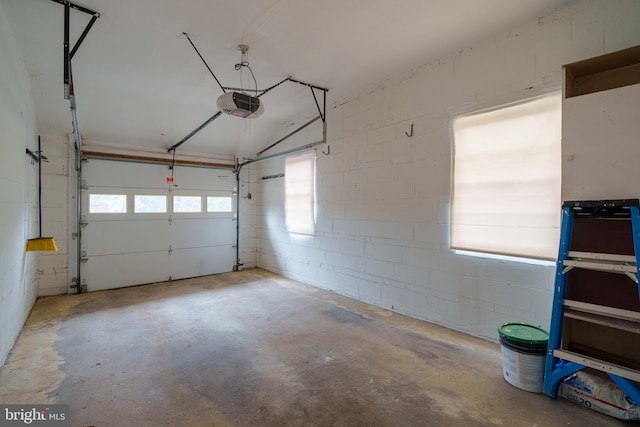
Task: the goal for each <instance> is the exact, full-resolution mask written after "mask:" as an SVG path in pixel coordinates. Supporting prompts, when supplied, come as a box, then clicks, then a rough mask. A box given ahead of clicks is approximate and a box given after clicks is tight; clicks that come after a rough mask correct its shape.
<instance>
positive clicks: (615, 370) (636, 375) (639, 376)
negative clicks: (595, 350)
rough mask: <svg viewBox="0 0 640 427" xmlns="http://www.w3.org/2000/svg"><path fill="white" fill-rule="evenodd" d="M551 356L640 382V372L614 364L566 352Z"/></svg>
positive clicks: (556, 352) (558, 351) (562, 351)
mask: <svg viewBox="0 0 640 427" xmlns="http://www.w3.org/2000/svg"><path fill="white" fill-rule="evenodd" d="M553 355H554V357H557V358H559V359H562V360H567V361H569V362H576V363H579V364H581V365H584V366H586V367H588V368H593V369H597V370H598V371H602V372H606V373H608V374H614V375H618V376H621V377H623V378H627V379H630V380H633V381H639V382H640V371H636V370H635V369H629V368H625V367H624V366H620V365H616V364H615V363H605V362H603V361H602V360H599V359H595V358H593V357H589V356H583V355H581V354H578V353H574V352H572V351H567V350H554V351H553Z"/></svg>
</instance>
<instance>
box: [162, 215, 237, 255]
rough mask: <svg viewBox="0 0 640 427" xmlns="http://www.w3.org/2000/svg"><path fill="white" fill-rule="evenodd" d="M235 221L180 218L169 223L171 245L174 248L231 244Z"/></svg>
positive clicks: (232, 242)
mask: <svg viewBox="0 0 640 427" xmlns="http://www.w3.org/2000/svg"><path fill="white" fill-rule="evenodd" d="M235 238H236V223H235V222H234V221H233V220H232V219H231V218H207V219H181V220H174V221H173V223H172V225H171V246H172V247H173V248H174V249H175V248H188V247H203V246H212V243H213V244H215V245H221V244H226V245H233V244H234V242H235Z"/></svg>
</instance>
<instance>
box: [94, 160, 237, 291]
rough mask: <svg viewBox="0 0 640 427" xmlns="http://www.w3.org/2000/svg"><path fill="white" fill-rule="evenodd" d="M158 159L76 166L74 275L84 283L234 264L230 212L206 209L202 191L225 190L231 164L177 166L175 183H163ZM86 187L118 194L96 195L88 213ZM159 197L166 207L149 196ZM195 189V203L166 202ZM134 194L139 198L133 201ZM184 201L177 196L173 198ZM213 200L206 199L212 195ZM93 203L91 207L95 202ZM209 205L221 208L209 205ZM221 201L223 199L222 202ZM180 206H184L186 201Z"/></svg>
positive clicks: (218, 269) (127, 281) (155, 278)
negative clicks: (77, 266) (79, 221)
mask: <svg viewBox="0 0 640 427" xmlns="http://www.w3.org/2000/svg"><path fill="white" fill-rule="evenodd" d="M167 176H170V171H169V170H168V168H167V166H166V165H155V164H140V163H131V162H118V161H113V160H104V159H99V160H98V159H95V160H94V159H91V160H90V161H89V163H87V164H85V165H83V181H84V183H83V185H84V188H85V189H86V190H85V191H83V212H82V215H83V221H84V222H86V227H85V228H84V229H83V230H82V233H81V249H82V253H83V257H85V258H86V262H84V263H82V264H81V280H82V283H83V284H86V285H87V289H88V290H91V291H92V290H100V289H111V288H119V287H124V286H132V285H140V284H146V283H154V282H162V281H166V280H171V279H172V278H173V279H177V278H186V277H196V276H202V275H207V274H216V273H222V272H228V271H231V270H232V269H233V266H234V264H235V253H236V252H235V247H234V243H235V238H236V235H235V230H236V224H235V222H234V220H233V218H234V213H233V212H226V211H223V212H218V211H215V212H208V211H207V197H208V196H224V197H231V196H232V194H233V190H234V188H235V185H236V180H235V175H234V174H233V171H231V170H215V169H206V168H194V167H186V166H179V167H176V169H175V170H174V176H175V179H176V183H177V184H178V186H179V187H176V188H169V187H168V185H167V182H166V178H167ZM91 194H113V195H120V196H122V195H126V206H127V207H126V209H125V210H124V211H123V209H121V205H122V201H121V200H122V197H119V198H115V201H112V200H111V199H110V198H109V197H96V198H95V203H94V205H93V206H94V207H93V208H92V210H93V212H92V213H89V212H88V210H89V203H88V201H87V198H88V196H89V195H91ZM149 195H153V196H164V197H166V202H167V203H166V211H165V208H164V207H163V206H162V204H161V203H160V204H157V200H154V199H153V198H138V199H136V196H149ZM175 195H186V196H197V197H200V200H201V201H202V203H201V206H202V210H201V211H199V209H197V207H196V209H194V210H195V212H186V213H183V212H177V213H176V212H175V211H176V210H182V208H184V207H185V205H183V204H180V205H179V206H178V207H176V208H175V209H174V207H173V201H174V198H173V196H175ZM137 201H139V202H140V205H139V207H136V206H137V203H136V202H137ZM181 203H184V201H181ZM212 203H214V202H212ZM96 206H97V207H96ZM212 206H213V208H210V209H216V208H225V209H226V206H225V205H224V204H222V205H219V204H213V205H212ZM227 206H228V205H227ZM186 207H187V208H188V209H192V206H190V205H189V204H188V203H187V205H186Z"/></svg>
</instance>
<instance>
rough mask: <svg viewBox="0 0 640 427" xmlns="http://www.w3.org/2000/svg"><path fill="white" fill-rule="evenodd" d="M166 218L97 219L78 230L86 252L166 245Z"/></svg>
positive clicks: (167, 235) (166, 247) (167, 239)
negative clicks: (145, 219) (137, 219)
mask: <svg viewBox="0 0 640 427" xmlns="http://www.w3.org/2000/svg"><path fill="white" fill-rule="evenodd" d="M164 223H167V220H156V221H97V222H90V223H89V224H88V225H87V227H85V229H84V230H82V235H83V236H82V237H83V242H84V245H83V250H84V251H85V252H86V253H87V256H93V255H106V254H117V253H131V252H144V251H154V250H156V251H157V250H159V249H165V250H168V249H169V230H168V229H167V227H166V226H165V225H164Z"/></svg>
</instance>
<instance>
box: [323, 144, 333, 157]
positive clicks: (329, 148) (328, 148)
mask: <svg viewBox="0 0 640 427" xmlns="http://www.w3.org/2000/svg"><path fill="white" fill-rule="evenodd" d="M322 154H324V155H325V156H328V155H329V154H331V146H330V145H327V152H326V153H325V152H324V150H322Z"/></svg>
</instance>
